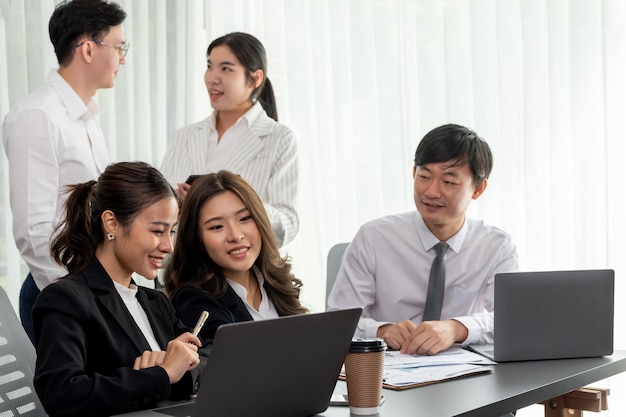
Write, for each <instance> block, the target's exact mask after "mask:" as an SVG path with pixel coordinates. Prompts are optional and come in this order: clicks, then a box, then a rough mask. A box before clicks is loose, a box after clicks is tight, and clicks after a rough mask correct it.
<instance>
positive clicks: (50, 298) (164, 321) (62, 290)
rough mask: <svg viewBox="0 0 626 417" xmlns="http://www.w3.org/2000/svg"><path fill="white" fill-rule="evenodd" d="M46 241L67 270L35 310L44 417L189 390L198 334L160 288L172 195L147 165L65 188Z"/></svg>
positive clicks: (107, 411) (173, 211)
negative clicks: (59, 216)
mask: <svg viewBox="0 0 626 417" xmlns="http://www.w3.org/2000/svg"><path fill="white" fill-rule="evenodd" d="M70 191H71V193H70V194H69V196H68V199H67V201H66V205H65V208H66V213H65V218H64V221H63V222H62V223H61V225H60V226H59V227H58V228H57V229H56V230H55V234H54V236H55V238H54V239H53V241H52V244H51V253H52V255H53V257H54V259H55V260H56V261H57V262H58V263H59V264H61V265H63V266H65V267H66V268H67V270H68V271H69V275H68V276H66V277H64V278H61V279H59V280H58V281H57V282H55V283H53V284H51V285H49V286H48V287H46V288H45V289H44V290H43V291H42V292H41V294H40V296H39V297H38V298H37V301H36V303H35V306H34V309H33V319H34V327H35V336H36V348H37V366H36V369H35V378H34V384H35V389H36V391H37V394H38V395H39V398H40V399H41V402H42V404H43V406H44V408H45V409H46V411H47V413H48V414H49V415H50V416H108V415H111V414H119V413H124V412H129V411H133V410H137V409H141V408H148V407H150V406H153V405H154V404H155V403H156V402H157V401H158V400H163V399H168V398H180V397H184V396H187V397H188V396H189V394H190V393H191V392H192V385H193V384H192V381H191V376H190V374H189V372H188V371H190V370H192V369H194V368H196V367H197V365H198V363H199V356H198V347H199V346H200V340H199V339H198V338H197V337H195V336H193V335H192V334H191V333H188V328H187V327H186V326H185V325H184V324H183V323H182V322H181V321H180V320H178V318H177V317H176V314H175V311H174V309H173V307H172V306H171V304H170V303H169V301H168V300H167V298H166V297H165V296H164V295H163V294H162V293H160V292H159V291H156V290H152V289H148V288H144V287H138V286H137V285H135V283H134V282H133V280H132V278H131V275H132V274H133V273H134V272H136V273H138V274H140V275H143V276H145V277H156V275H157V271H158V269H159V268H160V267H161V266H162V262H163V259H164V258H165V256H166V255H167V254H169V253H171V251H172V246H173V242H172V235H173V230H174V227H175V226H176V223H177V221H178V200H177V199H176V197H175V194H174V191H173V190H172V188H171V187H170V186H169V184H168V183H167V181H166V180H165V178H163V176H162V175H161V174H160V173H159V172H158V171H157V170H156V169H154V168H152V167H151V166H149V165H148V164H144V163H141V162H123V163H118V164H113V165H110V166H108V167H107V168H106V170H105V171H104V173H103V174H102V175H101V176H100V178H99V179H98V181H97V182H96V181H89V182H86V183H83V184H77V185H74V186H72V187H70Z"/></svg>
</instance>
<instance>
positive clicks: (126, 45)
mask: <svg viewBox="0 0 626 417" xmlns="http://www.w3.org/2000/svg"><path fill="white" fill-rule="evenodd" d="M90 41H92V42H94V43H97V44H98V45H104V46H110V47H111V48H114V49H117V52H118V53H120V54H121V55H122V56H126V54H127V53H128V49H129V48H130V43H128V42H124V43H122V44H121V45H120V46H115V45H111V44H110V43H106V42H102V41H99V40H97V39H90ZM85 42H87V41H82V42H81V43H77V44H76V45H74V47H76V48H78V47H79V46H81V45H82V44H84V43H85Z"/></svg>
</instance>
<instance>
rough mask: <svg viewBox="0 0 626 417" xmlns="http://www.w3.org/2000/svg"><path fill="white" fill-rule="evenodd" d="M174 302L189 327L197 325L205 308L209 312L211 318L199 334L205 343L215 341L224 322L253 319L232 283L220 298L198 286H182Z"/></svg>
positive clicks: (181, 317)
mask: <svg viewBox="0 0 626 417" xmlns="http://www.w3.org/2000/svg"><path fill="white" fill-rule="evenodd" d="M172 304H174V308H175V309H176V314H177V315H178V317H180V319H181V320H182V321H183V323H185V325H187V326H189V327H193V326H195V325H196V322H197V321H198V317H200V314H202V311H203V310H206V311H208V312H209V318H208V320H207V321H206V322H205V324H204V327H203V328H202V330H201V331H200V334H199V337H200V340H201V341H202V344H203V345H207V344H210V343H211V342H212V341H213V338H214V337H215V331H216V330H217V328H218V327H219V326H221V325H222V324H226V323H237V322H240V321H252V316H251V315H250V313H249V312H248V309H247V308H246V306H245V304H244V303H243V301H242V300H241V298H239V296H238V295H237V293H236V292H235V290H233V289H232V288H231V287H230V285H229V286H228V289H227V290H226V293H225V294H224V295H223V296H221V297H219V298H213V297H212V296H211V295H210V294H209V293H208V292H207V291H205V290H203V289H200V288H197V287H191V286H189V287H182V288H181V289H179V290H178V291H177V292H176V294H175V295H174V297H173V298H172Z"/></svg>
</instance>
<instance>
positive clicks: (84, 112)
mask: <svg viewBox="0 0 626 417" xmlns="http://www.w3.org/2000/svg"><path fill="white" fill-rule="evenodd" d="M98 111H99V109H98V105H97V104H96V102H95V101H94V100H93V99H92V100H90V101H89V102H88V103H87V104H85V103H84V102H83V101H82V100H81V99H80V97H79V96H78V94H76V92H75V91H74V90H73V89H72V87H71V86H70V85H69V84H68V83H67V82H66V81H65V80H64V79H63V77H61V75H60V74H59V73H58V71H57V70H52V71H50V74H49V76H48V82H47V84H46V85H44V86H43V87H42V88H40V89H38V90H36V91H34V92H33V93H31V94H29V95H28V96H27V97H25V98H24V99H22V100H21V101H19V102H18V103H17V104H16V105H15V106H14V107H13V108H12V109H11V111H10V112H9V113H8V114H7V116H6V117H5V119H4V123H3V145H4V150H5V152H6V155H7V157H8V161H9V188H10V201H11V211H12V213H13V235H14V238H15V243H16V245H17V248H18V249H19V251H20V253H21V255H22V258H24V261H25V262H26V264H27V265H28V268H29V269H30V272H31V273H32V274H33V277H34V279H35V283H36V284H37V287H38V288H39V289H43V288H44V287H45V286H46V285H48V284H49V283H50V282H52V281H54V280H55V279H57V278H59V277H61V276H64V275H67V271H66V270H65V269H63V268H61V267H60V266H59V265H57V264H56V263H55V262H54V261H53V260H52V258H51V257H50V235H51V233H52V231H53V228H54V226H56V225H57V224H58V222H59V221H60V219H61V213H62V209H63V204H64V202H65V200H66V198H67V195H65V194H62V193H63V191H64V188H65V186H67V185H70V184H76V183H82V182H85V181H88V180H96V179H97V178H98V176H99V175H100V173H101V172H102V171H104V169H105V168H106V166H107V165H108V164H109V153H108V151H107V147H106V142H105V140H104V135H103V133H102V130H101V128H100V125H99V124H98V121H97V119H96V116H97V114H98Z"/></svg>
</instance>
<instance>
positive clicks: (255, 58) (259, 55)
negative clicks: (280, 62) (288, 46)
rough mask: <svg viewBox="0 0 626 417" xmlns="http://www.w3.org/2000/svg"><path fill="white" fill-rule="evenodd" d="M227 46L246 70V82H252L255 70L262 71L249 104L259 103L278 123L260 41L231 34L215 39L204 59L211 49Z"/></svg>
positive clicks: (249, 36)
mask: <svg viewBox="0 0 626 417" xmlns="http://www.w3.org/2000/svg"><path fill="white" fill-rule="evenodd" d="M222 45H224V46H228V48H229V49H230V50H231V52H232V53H233V55H235V57H236V58H237V60H238V61H239V62H240V63H241V65H242V66H243V67H244V68H245V69H246V76H247V77H248V81H252V82H253V81H254V78H253V77H252V73H253V72H255V71H256V70H261V71H263V80H262V81H261V84H259V86H258V87H256V88H255V89H254V90H253V91H252V94H251V95H250V102H251V103H254V102H255V101H257V100H258V101H259V102H260V103H261V106H263V110H265V113H267V115H268V116H269V117H271V118H272V119H274V120H276V121H278V110H277V109H276V98H275V97H274V89H273V87H272V83H271V82H270V80H269V79H268V78H267V55H266V54H265V48H264V47H263V44H262V43H261V41H259V40H258V39H257V38H255V37H254V36H252V35H250V34H249V33H243V32H231V33H228V34H226V35H224V36H221V37H219V38H217V39H215V40H214V41H213V42H211V44H210V45H209V47H208V49H207V51H206V57H207V59H208V58H209V55H211V51H212V50H213V48H215V47H217V46H222Z"/></svg>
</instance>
